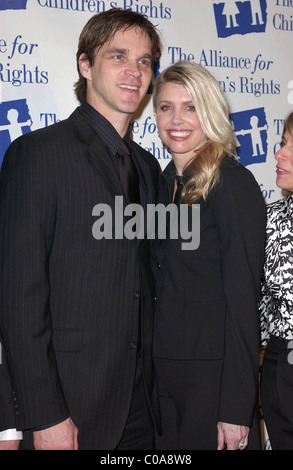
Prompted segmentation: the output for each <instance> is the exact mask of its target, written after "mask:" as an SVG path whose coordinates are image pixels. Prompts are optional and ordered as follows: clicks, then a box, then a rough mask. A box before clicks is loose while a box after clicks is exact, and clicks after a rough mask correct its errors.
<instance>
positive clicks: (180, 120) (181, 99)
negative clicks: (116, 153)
mask: <svg viewBox="0 0 293 470" xmlns="http://www.w3.org/2000/svg"><path fill="white" fill-rule="evenodd" d="M155 116H156V120H157V126H158V131H159V135H160V138H161V140H162V142H163V143H164V144H165V146H166V147H167V148H168V149H169V150H170V152H171V154H172V157H174V158H176V160H179V159H180V160H182V161H184V162H185V163H186V162H187V161H188V160H190V158H192V157H194V150H196V149H197V148H198V147H200V146H201V145H202V144H203V143H204V142H205V141H206V140H207V139H206V136H205V134H204V132H203V130H202V128H201V125H200V123H199V120H198V118H197V115H196V110H195V106H194V104H193V102H192V101H191V97H190V95H189V93H188V92H187V91H186V90H185V88H184V86H183V85H179V84H177V83H173V82H167V83H164V84H162V85H161V87H160V88H159V91H158V94H157V103H156V109H155Z"/></svg>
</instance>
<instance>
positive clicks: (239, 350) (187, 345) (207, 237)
mask: <svg viewBox="0 0 293 470" xmlns="http://www.w3.org/2000/svg"><path fill="white" fill-rule="evenodd" d="M174 178H175V165H174V163H173V161H172V162H170V164H169V165H168V166H167V168H166V169H165V170H164V172H163V173H162V175H161V184H160V191H159V202H161V203H164V204H165V205H166V204H169V203H170V202H171V201H172V195H173V188H174ZM198 203H199V204H200V244H199V247H198V248H197V249H195V250H182V249H181V243H182V241H184V240H183V239H182V238H180V237H179V238H178V239H177V240H176V239H174V240H168V239H167V240H164V239H163V240H161V241H157V242H156V244H155V245H156V247H155V249H154V251H153V253H154V261H155V263H154V266H155V267H154V272H155V276H156V281H157V313H156V320H155V336H154V357H155V358H164V359H169V360H172V359H175V360H181V361H184V360H185V361H186V360H187V361H190V360H200V361H214V360H222V361H223V366H222V374H221V387H220V390H219V397H215V399H219V410H218V420H219V421H223V422H228V423H233V424H243V425H248V426H250V425H251V421H252V415H253V411H254V409H255V403H256V398H257V384H258V368H259V326H258V310H257V302H258V297H259V286H260V278H261V273H262V265H263V256H264V241H265V223H266V214H265V212H266V211H265V203H264V200H263V198H262V195H261V192H260V189H259V187H258V184H257V183H256V181H255V179H254V177H253V175H252V174H251V172H250V171H248V170H247V169H246V168H244V167H243V166H241V165H240V164H238V163H236V162H235V161H234V159H233V161H232V159H229V160H228V159H226V160H225V161H224V163H223V164H222V166H221V178H220V182H219V184H217V185H216V187H214V189H212V191H211V193H210V195H209V196H208V198H207V201H206V202H203V200H199V201H198ZM190 210H191V209H190ZM211 380H212V378H211ZM180 386H181V385H180V384H178V387H179V390H180ZM179 393H180V392H179ZM203 398H204V397H202V399H203ZM199 406H200V403H199ZM215 424H216V423H215Z"/></svg>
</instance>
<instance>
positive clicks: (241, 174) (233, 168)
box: [219, 157, 259, 188]
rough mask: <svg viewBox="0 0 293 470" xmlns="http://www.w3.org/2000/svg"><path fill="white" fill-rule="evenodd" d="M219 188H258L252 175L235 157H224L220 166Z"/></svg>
mask: <svg viewBox="0 0 293 470" xmlns="http://www.w3.org/2000/svg"><path fill="white" fill-rule="evenodd" d="M219 184H220V187H221V186H222V187H228V186H232V187H234V188H235V187H236V188H237V187H239V188H246V187H247V186H248V187H251V186H253V187H259V185H258V183H257V181H256V179H255V177H254V175H253V173H252V172H251V171H250V170H249V169H248V168H246V167H244V166H243V165H242V164H241V163H240V162H239V160H237V158H235V157H226V158H225V159H224V160H223V161H222V163H221V166H220V178H219Z"/></svg>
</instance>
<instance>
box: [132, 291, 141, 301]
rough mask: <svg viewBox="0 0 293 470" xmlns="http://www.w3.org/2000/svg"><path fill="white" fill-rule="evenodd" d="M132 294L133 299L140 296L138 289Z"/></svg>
mask: <svg viewBox="0 0 293 470" xmlns="http://www.w3.org/2000/svg"><path fill="white" fill-rule="evenodd" d="M133 296H134V298H135V299H139V298H140V292H139V290H138V291H136V292H134V294H133Z"/></svg>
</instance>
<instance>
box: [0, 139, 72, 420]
mask: <svg viewBox="0 0 293 470" xmlns="http://www.w3.org/2000/svg"><path fill="white" fill-rule="evenodd" d="M0 182H1V184H0V211H1V212H0V240H1V243H0V266H1V283H0V285H1V287H0V316H1V317H0V325H1V331H2V334H3V341H4V347H5V349H6V351H7V357H8V362H9V365H10V368H11V371H12V385H13V388H14V393H15V396H14V399H15V403H16V404H17V405H18V412H17V415H16V418H17V425H18V428H19V429H28V428H32V427H36V426H39V425H43V424H45V423H50V422H54V421H58V420H60V419H61V418H62V417H66V416H67V415H68V409H67V406H66V402H65V399H64V395H63V392H62V388H61V385H60V382H59V377H58V371H57V366H56V361H55V355H54V351H53V348H52V343H51V321H50V304H49V292H50V285H49V278H48V272H49V254H50V249H51V246H52V243H53V239H54V224H55V217H56V195H55V186H54V176H53V171H52V170H51V169H50V164H49V161H48V159H47V154H46V152H45V151H44V149H43V148H42V146H41V145H39V144H38V142H35V141H34V137H33V136H32V135H30V134H27V135H25V136H23V137H21V138H20V139H17V140H16V141H14V142H13V144H12V145H11V146H10V148H9V149H8V151H7V153H6V156H5V158H4V161H3V165H2V169H1V173H0Z"/></svg>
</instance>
